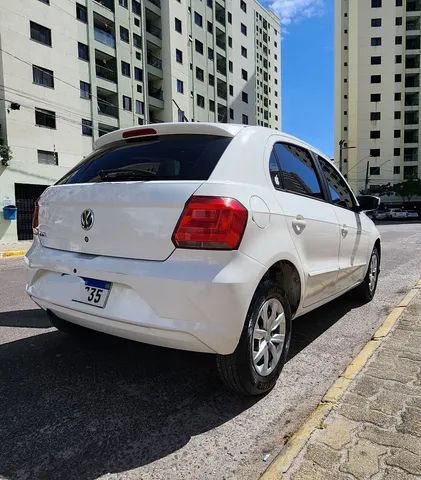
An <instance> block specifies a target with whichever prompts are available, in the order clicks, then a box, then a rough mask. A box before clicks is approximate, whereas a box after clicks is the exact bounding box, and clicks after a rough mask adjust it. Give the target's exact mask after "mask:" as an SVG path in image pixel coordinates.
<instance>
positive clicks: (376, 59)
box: [371, 57, 382, 65]
mask: <svg viewBox="0 0 421 480" xmlns="http://www.w3.org/2000/svg"><path fill="white" fill-rule="evenodd" d="M381 63H382V57H371V65H381Z"/></svg>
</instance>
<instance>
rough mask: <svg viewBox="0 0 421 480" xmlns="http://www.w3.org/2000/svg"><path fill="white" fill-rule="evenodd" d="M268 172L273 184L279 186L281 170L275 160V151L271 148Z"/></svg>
mask: <svg viewBox="0 0 421 480" xmlns="http://www.w3.org/2000/svg"><path fill="white" fill-rule="evenodd" d="M269 172H270V178H271V179H272V183H273V186H274V187H275V188H279V187H280V186H281V172H280V171H279V166H278V161H277V160H276V156H275V152H274V151H273V150H272V154H271V156H270V159H269Z"/></svg>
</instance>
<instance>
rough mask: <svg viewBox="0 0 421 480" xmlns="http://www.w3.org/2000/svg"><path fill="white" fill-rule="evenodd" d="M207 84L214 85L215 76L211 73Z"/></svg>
mask: <svg viewBox="0 0 421 480" xmlns="http://www.w3.org/2000/svg"><path fill="white" fill-rule="evenodd" d="M209 85H210V86H211V87H213V86H214V85H215V77H214V76H213V75H212V74H211V73H210V74H209Z"/></svg>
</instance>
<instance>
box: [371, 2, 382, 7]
mask: <svg viewBox="0 0 421 480" xmlns="http://www.w3.org/2000/svg"><path fill="white" fill-rule="evenodd" d="M381 6H382V0H371V7H372V8H380V7H381Z"/></svg>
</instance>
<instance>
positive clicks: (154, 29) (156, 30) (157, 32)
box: [146, 23, 162, 39]
mask: <svg viewBox="0 0 421 480" xmlns="http://www.w3.org/2000/svg"><path fill="white" fill-rule="evenodd" d="M146 31H147V32H148V33H150V34H151V35H154V36H155V37H157V38H159V39H161V38H162V29H161V28H160V27H158V26H156V25H152V24H150V23H147V24H146Z"/></svg>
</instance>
